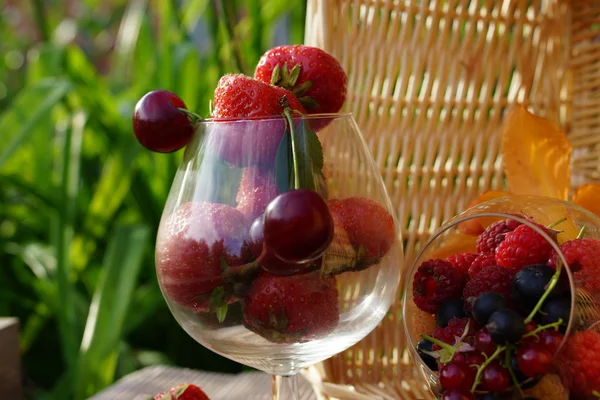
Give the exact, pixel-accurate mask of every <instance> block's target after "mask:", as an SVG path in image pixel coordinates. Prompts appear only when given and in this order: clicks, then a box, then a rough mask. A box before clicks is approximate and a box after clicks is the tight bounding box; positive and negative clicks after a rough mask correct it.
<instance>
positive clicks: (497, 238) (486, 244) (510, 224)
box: [477, 219, 521, 253]
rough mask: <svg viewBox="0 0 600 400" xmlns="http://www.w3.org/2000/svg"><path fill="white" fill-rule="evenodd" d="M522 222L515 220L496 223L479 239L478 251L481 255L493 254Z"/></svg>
mask: <svg viewBox="0 0 600 400" xmlns="http://www.w3.org/2000/svg"><path fill="white" fill-rule="evenodd" d="M519 225H521V223H520V222H517V221H515V220H514V219H506V220H504V221H498V222H494V223H493V224H491V225H490V226H488V227H487V228H486V229H485V231H483V233H482V234H481V235H479V237H478V238H477V251H478V252H480V253H493V252H494V251H496V247H498V245H499V244H500V243H502V242H503V241H504V238H505V237H506V234H507V233H509V232H512V231H514V230H515V229H516V228H517V227H518V226H519Z"/></svg>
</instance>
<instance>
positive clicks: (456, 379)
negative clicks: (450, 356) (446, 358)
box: [440, 362, 475, 390]
mask: <svg viewBox="0 0 600 400" xmlns="http://www.w3.org/2000/svg"><path fill="white" fill-rule="evenodd" d="M472 375H473V374H472V373H471V370H470V368H469V366H468V365H467V364H465V363H464V362H449V363H448V364H446V365H444V366H443V367H442V369H440V384H441V385H442V387H443V388H444V389H446V390H449V389H466V390H468V389H470V388H471V385H472V384H473V379H474V378H475V377H474V376H472Z"/></svg>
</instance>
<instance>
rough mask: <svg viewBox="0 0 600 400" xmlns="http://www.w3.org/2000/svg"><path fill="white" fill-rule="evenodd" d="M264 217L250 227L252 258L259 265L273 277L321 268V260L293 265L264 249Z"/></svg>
mask: <svg viewBox="0 0 600 400" xmlns="http://www.w3.org/2000/svg"><path fill="white" fill-rule="evenodd" d="M263 234H264V217H263V216H262V215H261V216H260V217H258V218H256V219H255V220H254V222H253V223H252V225H251V226H250V241H249V243H248V247H249V248H250V253H251V254H252V257H254V258H255V259H256V260H258V263H259V264H260V266H261V267H262V269H264V270H265V271H267V272H268V273H270V274H273V275H283V276H288V275H298V274H302V273H305V272H310V271H314V270H316V269H319V268H320V267H321V261H322V259H321V258H318V259H317V260H313V261H309V262H305V263H293V262H286V261H283V260H281V259H280V258H278V257H275V256H274V255H273V253H272V252H271V251H269V250H268V249H263V241H264V237H263Z"/></svg>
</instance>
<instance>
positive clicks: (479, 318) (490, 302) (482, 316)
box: [473, 292, 506, 325]
mask: <svg viewBox="0 0 600 400" xmlns="http://www.w3.org/2000/svg"><path fill="white" fill-rule="evenodd" d="M504 308H506V300H505V299H504V297H503V296H502V295H500V294H498V293H495V292H485V293H482V294H480V295H479V297H477V298H476V299H475V301H474V302H473V318H475V321H476V322H477V323H478V324H479V325H485V324H487V322H488V319H489V318H490V315H492V314H493V313H494V311H498V310H502V309H504Z"/></svg>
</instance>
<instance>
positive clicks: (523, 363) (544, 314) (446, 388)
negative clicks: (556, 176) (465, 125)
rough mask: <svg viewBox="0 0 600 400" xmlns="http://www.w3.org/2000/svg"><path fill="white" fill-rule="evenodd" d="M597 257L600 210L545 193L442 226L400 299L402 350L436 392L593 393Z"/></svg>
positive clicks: (598, 385) (597, 368)
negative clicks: (405, 341)
mask: <svg viewBox="0 0 600 400" xmlns="http://www.w3.org/2000/svg"><path fill="white" fill-rule="evenodd" d="M599 260H600V218H598V216H596V215H594V214H592V213H590V212H588V211H586V210H584V209H582V208H580V207H577V206H575V205H573V204H571V203H568V202H564V201H560V200H556V199H551V198H547V197H540V196H507V197H503V198H499V199H495V200H492V201H488V202H485V203H482V204H479V205H476V206H474V207H472V208H470V209H468V210H466V211H465V212H463V213H461V214H459V215H458V216H456V217H455V218H454V219H452V220H451V221H450V222H448V223H447V224H446V225H445V226H443V227H442V228H441V229H440V230H439V231H438V232H436V233H435V234H434V235H433V236H432V237H431V238H430V239H429V241H428V242H427V243H426V244H425V246H424V247H423V248H422V250H421V251H420V253H419V254H418V255H417V257H416V259H415V261H414V263H413V265H412V268H411V271H410V272H409V278H408V279H407V282H406V284H405V288H404V300H403V301H404V304H403V306H404V313H405V319H404V327H405V331H406V334H407V337H408V342H409V348H410V354H411V355H412V357H413V359H414V360H415V362H416V363H417V366H418V368H419V370H420V371H421V372H422V375H423V376H424V377H425V378H426V381H427V383H428V385H429V387H430V389H431V390H432V391H433V393H434V394H436V395H438V396H441V397H442V398H451V396H455V395H457V396H458V392H459V391H460V392H461V393H462V395H463V396H465V398H503V397H502V396H509V397H510V398H517V399H523V398H543V393H548V390H549V389H551V390H555V391H556V390H558V391H559V392H560V393H570V394H571V396H573V397H577V398H579V397H581V398H588V397H590V396H594V395H596V394H597V393H600V379H599V378H598V377H599V376H600V363H598V362H597V360H598V359H600V295H599V294H598V293H600V262H599ZM469 371H470V373H469ZM444 396H445V397H444ZM485 396H487V397H485ZM539 396H542V397H539ZM586 396H587V397H586Z"/></svg>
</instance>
